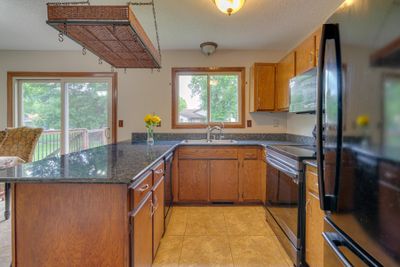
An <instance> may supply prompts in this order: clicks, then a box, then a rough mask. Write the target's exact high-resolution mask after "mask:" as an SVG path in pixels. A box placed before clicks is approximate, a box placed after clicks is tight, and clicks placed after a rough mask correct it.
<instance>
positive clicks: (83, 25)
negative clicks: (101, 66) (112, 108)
mask: <svg viewBox="0 0 400 267" xmlns="http://www.w3.org/2000/svg"><path fill="white" fill-rule="evenodd" d="M131 6H151V7H152V11H153V17H154V27H155V31H156V38H157V49H156V48H155V47H154V45H153V43H152V42H151V40H150V39H149V37H148V36H147V34H146V32H145V31H144V29H143V27H142V26H141V25H140V23H139V21H138V19H137V18H136V16H135V15H134V13H133V10H132V8H131ZM47 17H48V20H47V24H48V25H50V26H52V27H53V28H55V29H56V30H57V31H58V32H59V34H58V39H59V41H60V42H62V41H63V40H64V36H67V37H69V38H70V39H72V40H73V41H75V42H77V43H78V44H80V45H81V46H82V54H86V50H89V51H91V52H92V53H93V54H95V55H97V56H98V57H99V62H100V61H105V62H107V63H109V64H110V65H111V66H112V67H115V68H124V69H126V68H147V69H159V68H161V49H160V40H159V34H158V26H157V18H156V11H155V6H154V0H151V1H150V2H128V3H127V5H120V6H116V5H113V6H93V5H90V2H89V1H81V2H56V3H48V4H47Z"/></svg>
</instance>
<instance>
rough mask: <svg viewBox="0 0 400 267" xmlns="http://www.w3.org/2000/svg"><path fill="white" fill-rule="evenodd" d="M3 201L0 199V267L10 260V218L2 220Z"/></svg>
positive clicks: (5, 266) (8, 263)
mask: <svg viewBox="0 0 400 267" xmlns="http://www.w3.org/2000/svg"><path fill="white" fill-rule="evenodd" d="M3 214H4V201H0V267H9V266H10V262H11V220H8V221H4V216H3Z"/></svg>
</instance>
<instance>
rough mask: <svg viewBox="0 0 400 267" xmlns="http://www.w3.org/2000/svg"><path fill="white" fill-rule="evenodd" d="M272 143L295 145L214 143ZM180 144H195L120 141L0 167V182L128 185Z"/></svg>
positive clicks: (251, 141)
mask: <svg viewBox="0 0 400 267" xmlns="http://www.w3.org/2000/svg"><path fill="white" fill-rule="evenodd" d="M272 144H292V145H295V144H297V143H294V142H289V141H268V140H241V141H237V143H234V144H219V145H218V146H221V145H228V146H232V145H238V146H251V145H256V146H263V147H266V146H267V145H272ZM180 145H185V146H191V145H198V144H185V143H182V142H181V141H158V142H156V143H155V144H154V145H153V146H148V145H147V144H146V143H143V142H139V143H132V142H131V141H123V142H118V143H117V144H111V145H106V146H101V147H97V148H92V149H88V150H84V151H81V152H76V153H71V154H67V155H63V156H56V157H51V158H47V159H43V160H40V161H36V162H33V163H27V164H23V165H19V166H16V167H13V168H8V169H3V170H0V182H54V183H114V184H131V183H132V182H134V181H135V180H136V179H137V178H139V177H140V176H141V175H142V174H143V173H144V172H146V171H147V170H148V169H150V168H151V167H152V166H153V165H154V164H156V163H157V162H158V161H159V160H161V159H162V158H163V157H165V156H166V155H167V154H169V153H171V152H172V151H174V149H175V148H176V147H177V146H180ZM203 145H209V144H203ZM209 146H215V145H209Z"/></svg>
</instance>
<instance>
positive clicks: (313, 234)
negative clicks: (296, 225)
mask: <svg viewBox="0 0 400 267" xmlns="http://www.w3.org/2000/svg"><path fill="white" fill-rule="evenodd" d="M317 181H318V176H317V169H316V168H315V167H312V166H307V171H306V242H305V243H306V244H305V246H306V262H307V264H308V266H310V267H314V266H316V267H317V266H323V265H324V258H323V255H324V251H323V247H324V240H323V237H322V232H323V231H324V216H325V214H324V212H323V211H322V210H321V209H320V205H319V197H318V184H317Z"/></svg>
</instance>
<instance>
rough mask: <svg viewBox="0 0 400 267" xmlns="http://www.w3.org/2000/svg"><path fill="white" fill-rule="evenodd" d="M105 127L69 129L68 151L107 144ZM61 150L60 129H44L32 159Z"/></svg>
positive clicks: (41, 157) (39, 158)
mask: <svg viewBox="0 0 400 267" xmlns="http://www.w3.org/2000/svg"><path fill="white" fill-rule="evenodd" d="M106 131H107V128H101V129H93V130H88V129H85V128H76V129H69V152H70V153H71V152H77V151H81V150H84V149H88V148H93V147H97V146H101V145H105V144H107V137H106ZM60 152H61V130H45V131H43V133H42V135H41V136H40V138H39V141H38V143H37V145H36V149H35V153H34V155H33V161H36V160H41V159H44V158H46V157H49V156H55V155H58V154H60Z"/></svg>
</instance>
